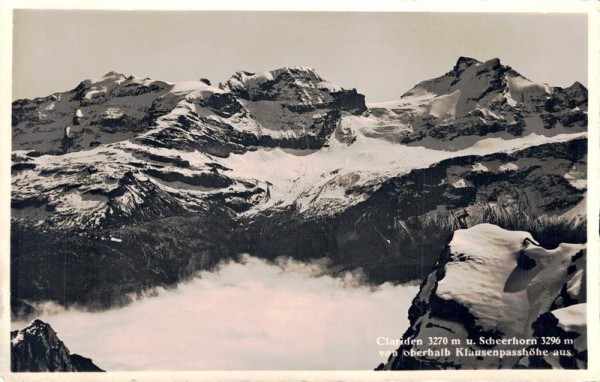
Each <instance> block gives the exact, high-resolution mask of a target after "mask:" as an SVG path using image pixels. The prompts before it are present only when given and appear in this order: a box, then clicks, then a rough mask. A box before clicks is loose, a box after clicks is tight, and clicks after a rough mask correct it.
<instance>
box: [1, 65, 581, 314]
mask: <svg viewBox="0 0 600 382" xmlns="http://www.w3.org/2000/svg"><path fill="white" fill-rule="evenodd" d="M586 110H587V90H586V89H585V88H584V87H582V86H581V85H579V84H575V85H573V86H572V87H570V88H567V89H561V88H556V87H551V86H548V85H543V84H535V83H532V82H531V81H529V80H527V79H526V78H524V77H523V76H521V75H520V74H518V73H517V72H515V71H514V70H512V69H511V68H509V67H506V66H503V65H501V64H500V62H499V61H498V60H490V61H488V62H484V63H482V62H479V61H476V60H473V59H467V58H461V59H459V60H458V62H457V64H456V66H455V67H454V68H453V69H452V70H451V71H450V72H448V73H447V74H445V75H444V76H441V77H439V78H436V79H433V80H428V81H424V82H421V83H419V84H418V85H416V86H415V87H414V88H413V89H411V90H410V91H409V92H407V93H406V94H405V95H404V96H403V97H402V98H401V99H400V100H397V101H392V102H389V103H385V104H379V105H365V103H364V96H362V95H361V94H359V93H357V92H356V90H354V89H343V88H340V87H338V86H336V85H334V84H331V83H329V82H327V81H326V80H324V79H322V78H321V77H320V76H319V75H318V74H316V72H315V71H314V70H312V69H309V68H303V67H294V68H282V69H277V70H273V71H270V72H266V73H258V74H256V73H248V72H237V73H236V74H234V75H233V76H232V78H231V79H230V80H229V81H227V82H226V83H224V84H220V85H219V86H212V85H210V82H209V81H206V80H203V81H191V82H183V83H167V82H162V81H154V80H150V79H139V78H136V77H133V76H129V77H127V76H125V75H121V74H117V73H112V72H111V73H108V74H107V75H105V76H104V77H102V78H100V79H97V80H85V81H83V82H81V84H79V86H77V87H76V88H75V89H73V90H71V91H68V92H64V93H55V94H53V95H51V96H48V97H45V98H39V99H35V100H19V101H15V102H14V103H13V153H12V196H11V202H12V203H11V207H12V210H11V211H12V226H11V248H12V252H11V294H12V301H13V303H12V307H13V313H14V314H15V316H18V315H21V316H26V315H28V314H32V311H33V310H32V309H33V308H32V307H31V306H30V305H28V303H32V304H33V303H35V302H39V301H45V300H52V301H56V302H58V303H60V304H63V305H73V304H75V305H81V306H85V307H88V308H108V307H112V306H118V305H122V304H126V303H128V302H129V301H130V300H131V298H132V297H131V296H132V295H135V293H140V292H142V291H144V290H147V289H149V288H153V287H156V286H166V285H175V284H177V283H178V282H180V281H181V280H184V279H187V278H189V277H192V276H193V275H194V273H195V272H197V271H198V270H202V269H211V268H212V267H214V266H215V265H216V264H218V262H219V261H220V260H223V259H227V258H235V257H237V256H239V255H240V254H241V253H244V252H247V253H250V254H252V255H254V256H259V257H262V258H267V259H274V258H276V257H278V256H289V257H292V258H295V259H299V260H312V259H317V258H319V259H320V258H326V259H327V263H328V264H329V268H330V271H331V273H332V274H338V273H340V272H344V271H346V270H355V269H361V270H362V271H363V273H364V276H365V281H367V282H370V283H382V282H385V281H394V282H402V281H409V280H414V279H423V278H425V277H426V276H427V274H428V273H429V270H430V269H431V266H433V265H434V263H435V262H436V260H437V254H439V252H440V251H441V250H442V249H443V248H444V246H445V244H446V242H447V239H448V237H449V236H450V235H451V234H452V232H453V231H454V230H455V229H458V228H467V227H471V226H474V225H476V224H479V223H494V224H497V225H499V226H501V227H503V228H506V229H518V230H526V231H529V232H531V233H532V235H533V237H534V238H535V239H536V240H537V241H538V242H540V243H542V244H543V245H546V246H549V247H553V246H556V245H558V244H559V243H561V242H577V243H581V242H585V208H584V207H585V196H586V163H587V154H586V153H587V151H586V148H587V140H586V136H585V130H586V126H587V111H586ZM440 148H443V150H438V149H440ZM457 150H459V151H457ZM582 211H583V212H582Z"/></svg>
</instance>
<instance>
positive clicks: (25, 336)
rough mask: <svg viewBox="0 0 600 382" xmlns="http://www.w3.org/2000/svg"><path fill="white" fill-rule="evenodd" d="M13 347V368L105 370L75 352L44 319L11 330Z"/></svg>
mask: <svg viewBox="0 0 600 382" xmlns="http://www.w3.org/2000/svg"><path fill="white" fill-rule="evenodd" d="M10 347H11V369H12V371H13V372H40V371H52V372H61V371H71V372H99V371H104V370H102V369H100V368H99V367H98V366H96V365H95V364H94V363H93V362H92V360H91V359H89V358H85V357H82V356H80V355H78V354H71V353H70V352H69V349H68V348H67V347H66V346H65V344H64V343H63V342H62V341H61V340H60V339H59V338H58V336H57V335H56V332H55V331H54V330H53V329H52V327H50V325H48V324H47V323H45V322H43V321H40V320H33V321H32V322H31V323H30V324H29V325H28V326H27V327H25V328H23V329H21V330H16V331H13V332H11V333H10Z"/></svg>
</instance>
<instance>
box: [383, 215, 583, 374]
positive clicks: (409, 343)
mask: <svg viewBox="0 0 600 382" xmlns="http://www.w3.org/2000/svg"><path fill="white" fill-rule="evenodd" d="M584 274H585V245H583V244H560V245H559V246H558V247H556V248H554V249H546V248H544V247H542V246H540V245H539V244H538V243H537V242H536V241H535V239H534V238H533V237H532V236H531V234H529V233H528V232H523V231H507V230H504V229H501V228H499V227H497V226H495V225H491V224H480V225H477V226H475V227H472V228H470V229H466V230H457V231H455V232H454V235H453V237H452V239H451V240H450V242H449V243H448V246H447V247H446V249H445V250H444V252H443V253H442V255H441V256H440V258H439V260H438V263H437V264H436V267H435V269H434V270H433V271H432V272H431V273H430V274H429V276H427V278H426V279H425V281H423V283H422V285H421V289H420V291H419V293H418V295H417V296H416V297H415V299H414V301H413V304H412V306H411V308H410V311H409V318H410V327H409V329H408V330H407V331H406V333H405V334H404V336H403V338H402V340H403V345H402V346H400V348H399V349H398V352H397V354H396V355H393V356H392V357H390V359H389V361H388V362H387V363H386V364H385V365H380V367H379V368H380V369H448V368H454V369H486V368H490V369H492V368H493V369H496V368H515V367H527V366H529V367H539V366H540V365H546V366H547V367H548V366H550V365H552V366H553V367H569V368H577V367H585V365H586V362H587V360H586V352H585V349H586V345H585V343H586V336H585V320H584V319H583V317H585V314H581V309H582V308H583V309H584V307H585V304H583V303H584V302H585V282H584V280H585V277H584ZM557 306H561V307H562V308H558V309H557ZM572 316H575V317H576V318H575V319H572ZM550 328H554V331H552V330H550ZM548 336H552V337H555V338H557V340H556V341H558V342H559V343H554V342H551V343H550V342H548V340H547V339H545V338H542V337H548ZM432 338H443V339H445V340H441V341H447V342H440V343H431V339H432ZM571 340H575V341H573V342H571ZM527 341H529V342H527ZM532 341H535V342H532ZM565 348H571V351H572V353H571V354H567V353H561V352H560V351H558V350H559V349H563V350H564V349H565ZM444 349H446V350H444ZM573 349H575V350H573ZM501 351H503V352H505V353H503V354H502V355H500V353H499V352H501ZM525 351H530V352H533V353H534V354H532V355H529V353H527V354H525V353H524V352H525ZM544 351H546V352H547V353H545V354H544V355H543V356H541V357H540V356H537V355H536V352H537V353H540V352H544Z"/></svg>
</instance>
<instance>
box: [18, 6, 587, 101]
mask: <svg viewBox="0 0 600 382" xmlns="http://www.w3.org/2000/svg"><path fill="white" fill-rule="evenodd" d="M461 55H463V56H470V57H474V58H477V59H479V60H487V59H490V58H494V57H499V58H500V59H501V61H502V62H503V63H504V64H506V65H510V66H512V67H513V68H514V69H516V70H517V71H519V72H520V73H521V74H523V75H524V76H526V77H528V78H530V79H531V80H534V81H538V82H546V83H549V84H551V85H556V86H568V85H571V84H572V83H573V82H574V81H576V80H577V81H579V82H582V83H583V84H585V85H587V16H586V15H581V14H580V15H576V14H571V15H566V14H563V15H560V14H464V13H463V14H460V13H459V14H448V13H445V14H442V13H437V14H436V13H316V12H314V13H313V12H197V11H196V12H194V11H179V12H143V11H56V10H42V11H39V10H19V11H15V13H14V61H13V98H14V99H17V98H32V97H37V96H46V95H48V94H51V93H53V92H57V91H65V90H69V89H72V88H74V87H75V86H76V85H77V84H78V83H79V82H80V81H81V80H83V79H85V78H97V77H101V76H102V75H103V74H104V73H106V72H108V71H110V70H115V71H118V72H122V73H124V74H135V75H137V76H140V77H150V78H153V79H161V80H167V81H181V80H192V79H198V78H201V77H206V78H209V79H210V80H211V81H213V83H217V82H223V81H226V80H227V79H228V78H229V77H230V76H231V75H232V74H233V73H234V72H235V71H236V70H240V69H243V70H246V71H251V72H260V71H266V70H271V69H275V68H278V67H282V66H295V65H299V66H309V67H313V68H315V69H316V70H317V72H318V73H319V74H320V75H321V76H322V77H323V78H325V79H326V80H328V81H331V82H333V83H337V84H339V85H341V86H344V87H356V88H357V89H358V91H359V92H361V93H363V94H365V95H366V96H367V101H370V102H374V101H384V100H391V99H395V98H398V97H399V96H400V95H401V94H402V93H404V92H405V91H406V90H408V89H409V88H411V87H412V86H413V85H414V84H415V83H417V82H419V81H421V80H424V79H429V78H432V77H436V76H439V75H442V74H444V73H445V72H447V71H449V70H450V69H451V68H452V66H453V65H454V63H455V62H456V59H457V58H458V57H459V56H461Z"/></svg>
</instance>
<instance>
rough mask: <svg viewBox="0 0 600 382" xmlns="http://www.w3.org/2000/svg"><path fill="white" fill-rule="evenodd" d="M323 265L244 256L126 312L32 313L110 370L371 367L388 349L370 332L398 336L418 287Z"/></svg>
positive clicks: (74, 348)
mask: <svg viewBox="0 0 600 382" xmlns="http://www.w3.org/2000/svg"><path fill="white" fill-rule="evenodd" d="M321 269H322V268H321V266H320V265H318V264H316V263H315V264H308V265H306V264H303V263H299V262H296V261H292V260H285V261H280V262H278V264H277V265H272V264H269V263H267V262H265V261H263V260H260V259H257V258H254V257H250V256H246V257H244V264H241V263H227V264H223V265H222V266H221V268H220V270H219V271H218V272H214V273H210V272H202V273H200V278H196V279H194V280H192V281H191V282H189V283H185V284H182V285H180V286H179V287H178V288H177V289H174V290H161V291H159V293H158V296H156V297H151V298H145V299H142V300H139V301H136V302H134V303H133V304H131V305H129V306H127V307H124V308H120V309H113V310H109V311H106V312H102V313H89V312H82V311H78V310H73V309H71V310H68V311H60V309H59V310H57V309H46V313H44V314H43V315H42V317H40V318H41V319H42V320H44V321H46V322H48V323H50V325H51V326H52V327H53V328H54V329H55V330H56V331H57V333H58V335H59V337H60V338H61V340H63V341H64V342H65V344H66V345H67V346H68V347H69V349H70V350H71V352H72V353H78V354H81V355H84V356H86V357H91V358H92V359H93V361H94V363H96V364H97V365H98V366H100V367H102V368H104V369H106V370H109V371H117V370H119V371H124V370H252V369H253V370H298V369H305V370H325V369H330V370H331V369H347V370H348V369H353V370H357V369H366V370H370V369H373V368H374V367H376V366H377V365H378V364H379V363H380V362H383V361H384V360H385V359H386V358H387V357H385V356H383V355H382V354H380V351H386V350H393V348H394V346H379V345H378V344H377V337H391V338H399V337H400V336H401V335H402V334H403V333H404V331H405V330H406V328H407V327H408V319H407V312H408V308H409V306H410V303H411V301H412V299H413V297H414V296H415V294H416V293H417V290H418V286H416V285H397V286H393V285H390V284H384V285H382V286H381V287H379V288H376V289H372V288H369V287H367V286H364V285H360V283H359V282H358V278H359V277H358V276H357V275H356V274H350V273H348V274H346V275H345V276H344V277H338V278H334V277H331V276H327V275H323V274H322V272H321ZM47 308H49V307H47ZM54 308H56V307H54ZM52 310H54V311H53V312H52ZM57 312H58V313H57ZM25 324H26V323H14V324H13V329H15V328H19V327H22V326H24V325H25Z"/></svg>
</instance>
